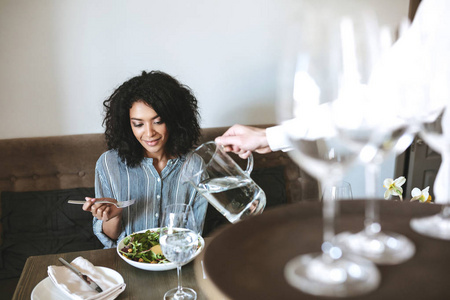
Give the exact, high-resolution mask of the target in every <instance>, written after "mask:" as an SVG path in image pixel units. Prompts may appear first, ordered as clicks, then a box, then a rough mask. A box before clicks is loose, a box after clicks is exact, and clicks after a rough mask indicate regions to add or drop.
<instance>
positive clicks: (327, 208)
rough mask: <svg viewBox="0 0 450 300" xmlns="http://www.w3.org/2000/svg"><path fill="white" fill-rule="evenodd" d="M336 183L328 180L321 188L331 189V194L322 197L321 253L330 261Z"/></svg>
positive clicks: (333, 232) (334, 217) (334, 216)
mask: <svg viewBox="0 0 450 300" xmlns="http://www.w3.org/2000/svg"><path fill="white" fill-rule="evenodd" d="M335 185H336V181H334V180H328V181H326V182H324V183H323V184H322V186H324V187H327V186H329V187H330V188H331V193H324V195H323V208H322V210H323V244H322V251H323V253H324V254H325V255H326V256H327V257H329V258H330V259H332V258H331V256H330V249H331V247H333V246H334V245H333V239H334V235H335V231H334V230H335V229H334V226H335V219H336V187H335Z"/></svg>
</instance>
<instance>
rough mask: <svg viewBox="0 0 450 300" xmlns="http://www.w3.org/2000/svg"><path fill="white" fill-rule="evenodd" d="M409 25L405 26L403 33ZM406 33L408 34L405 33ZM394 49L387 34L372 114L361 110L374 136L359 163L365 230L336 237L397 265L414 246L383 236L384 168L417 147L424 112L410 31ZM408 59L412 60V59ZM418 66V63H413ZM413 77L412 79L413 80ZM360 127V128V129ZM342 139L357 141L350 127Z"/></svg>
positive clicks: (372, 85)
mask: <svg viewBox="0 0 450 300" xmlns="http://www.w3.org/2000/svg"><path fill="white" fill-rule="evenodd" d="M406 27H407V24H405V22H403V24H402V26H401V28H403V29H405V28H406ZM403 31H405V30H403ZM405 36H406V38H403V36H402V37H401V39H400V40H399V41H398V42H397V43H396V44H395V45H394V46H392V47H391V46H390V44H391V41H390V40H391V38H390V36H388V35H385V38H386V40H385V41H384V43H385V45H384V46H383V47H384V48H385V49H388V51H386V52H383V55H382V57H381V59H380V61H379V62H378V63H377V66H376V67H375V68H374V70H373V72H372V74H371V76H370V80H369V84H368V93H369V95H370V97H368V98H366V99H365V100H366V101H364V102H365V106H367V107H368V108H369V109H367V110H365V111H364V110H357V111H355V113H358V114H359V116H360V119H361V120H362V121H361V122H360V124H366V125H364V126H363V127H365V128H366V133H363V135H366V136H367V137H369V139H368V140H367V143H366V144H365V145H363V149H362V151H361V152H360V155H359V159H360V161H361V162H362V164H363V165H364V169H365V183H366V185H365V186H366V198H367V199H366V209H365V220H364V229H363V230H362V231H360V232H357V233H350V232H343V233H340V234H339V235H338V236H337V237H336V243H338V244H339V245H340V246H341V247H342V248H343V249H344V250H345V251H347V252H351V253H353V254H357V255H360V256H363V257H365V258H367V259H369V260H371V261H373V262H375V263H378V264H398V263H402V262H404V261H406V260H408V259H410V258H411V257H412V256H413V255H414V253H415V245H414V244H413V242H412V241H411V240H409V239H408V238H407V237H406V236H404V235H401V234H398V233H394V232H383V231H382V228H381V223H380V212H379V201H380V200H378V199H379V198H380V197H379V196H377V194H376V190H377V186H378V184H379V183H380V180H379V174H380V168H381V164H382V163H383V161H384V160H385V158H386V156H387V155H389V154H391V153H396V154H399V153H401V152H403V151H404V150H405V149H406V148H407V147H408V146H409V145H410V144H411V142H412V140H413V139H414V136H415V135H416V133H417V131H418V118H417V117H418V115H419V114H420V111H422V107H421V106H419V105H414V104H415V102H416V101H414V103H411V102H412V101H411V99H412V98H413V97H411V94H413V96H414V97H416V98H417V95H418V94H419V93H417V92H413V91H416V90H417V89H415V88H413V89H412V87H414V86H417V82H415V80H417V78H419V77H420V76H410V74H417V70H418V69H419V68H418V65H420V64H418V63H417V62H418V61H419V60H417V59H415V57H413V56H414V55H416V53H414V52H413V53H412V54H411V55H409V54H410V53H411V52H410V51H407V50H408V47H410V46H411V43H412V41H411V35H410V32H407V33H406V34H405ZM408 55H409V56H408ZM412 61H414V62H415V63H412ZM408 75H409V76H408ZM356 125H358V126H360V125H359V124H358V123H357V124H356ZM338 127H339V128H342V132H343V135H344V136H345V137H346V138H348V139H350V140H352V139H354V137H353V136H351V135H348V134H345V133H346V127H350V126H346V124H343V126H341V125H340V124H338Z"/></svg>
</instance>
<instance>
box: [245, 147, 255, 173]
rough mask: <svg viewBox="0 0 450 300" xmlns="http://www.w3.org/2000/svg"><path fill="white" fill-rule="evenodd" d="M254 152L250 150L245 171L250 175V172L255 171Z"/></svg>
mask: <svg viewBox="0 0 450 300" xmlns="http://www.w3.org/2000/svg"><path fill="white" fill-rule="evenodd" d="M253 163H254V160H253V154H252V153H251V152H250V156H249V157H248V161H247V169H245V171H244V172H245V173H246V174H247V175H248V176H250V173H251V172H252V171H253Z"/></svg>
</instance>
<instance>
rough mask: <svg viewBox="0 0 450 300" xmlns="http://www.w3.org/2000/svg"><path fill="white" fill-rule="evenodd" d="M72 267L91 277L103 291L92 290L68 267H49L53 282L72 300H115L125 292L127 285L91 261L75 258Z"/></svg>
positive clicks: (48, 270) (49, 274)
mask: <svg viewBox="0 0 450 300" xmlns="http://www.w3.org/2000/svg"><path fill="white" fill-rule="evenodd" d="M71 265H72V266H73V267H75V268H76V269H78V270H79V271H80V272H81V273H82V274H85V275H87V276H89V277H90V278H91V280H92V281H94V282H96V283H97V284H98V285H99V286H100V287H101V289H102V290H103V291H102V292H100V293H99V292H98V291H96V290H95V289H93V288H91V287H90V286H89V285H88V284H86V283H85V282H83V280H82V279H81V278H80V277H79V276H78V275H77V274H76V273H75V272H74V271H72V270H71V269H69V268H68V267H66V266H56V265H51V266H49V267H48V269H47V273H48V276H49V278H50V279H51V281H52V282H53V283H54V284H55V286H56V287H58V288H59V289H60V290H62V291H63V292H64V293H65V294H68V295H70V296H71V297H72V299H87V300H104V299H114V298H116V297H117V296H118V295H119V294H120V293H122V292H123V291H124V290H125V287H126V284H125V283H124V282H118V281H117V280H115V279H114V278H113V277H110V276H105V275H104V273H103V272H99V271H98V269H96V267H95V266H94V265H93V264H92V263H91V262H90V261H88V260H87V259H85V258H83V257H81V256H79V257H77V258H75V259H74V260H73V261H72V262H71Z"/></svg>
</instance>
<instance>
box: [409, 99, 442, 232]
mask: <svg viewBox="0 0 450 300" xmlns="http://www.w3.org/2000/svg"><path fill="white" fill-rule="evenodd" d="M449 100H450V98H449ZM449 131H450V109H449V104H447V105H446V106H444V107H443V108H441V109H440V110H438V111H437V112H436V113H435V114H434V116H432V115H431V116H430V117H429V119H428V120H425V122H424V123H423V125H422V129H421V131H420V135H421V136H422V138H423V139H424V140H425V142H426V143H427V144H428V145H429V146H430V147H431V148H432V149H433V150H435V151H437V152H439V153H440V154H441V157H442V162H441V166H440V167H439V171H438V174H437V176H436V179H435V182H434V189H433V190H434V196H435V199H434V201H435V203H439V204H442V205H443V206H442V210H441V212H440V213H439V214H437V215H433V216H429V217H424V218H414V219H412V220H411V221H410V225H411V228H412V229H414V230H415V231H416V232H418V233H421V234H423V235H426V236H430V237H434V238H439V239H444V240H450V188H449V186H448V185H449V182H450V132H449Z"/></svg>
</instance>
